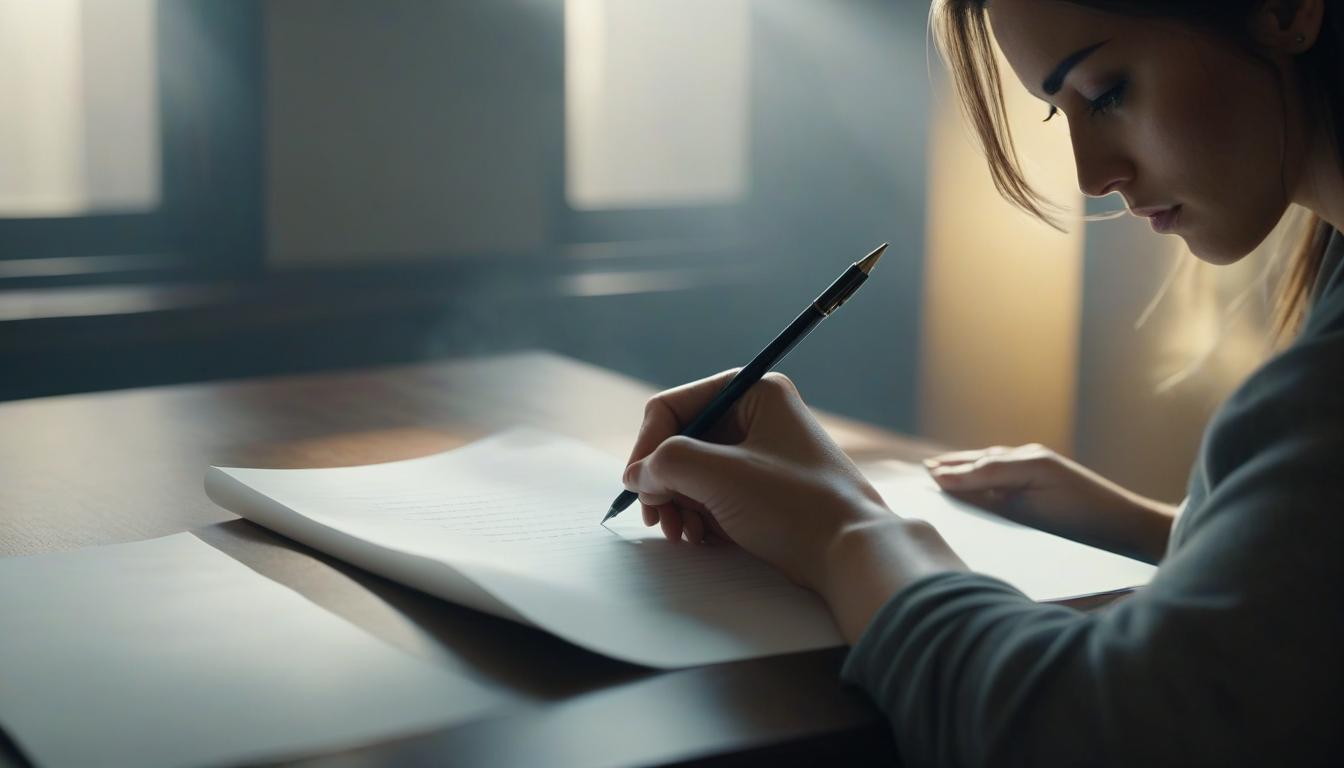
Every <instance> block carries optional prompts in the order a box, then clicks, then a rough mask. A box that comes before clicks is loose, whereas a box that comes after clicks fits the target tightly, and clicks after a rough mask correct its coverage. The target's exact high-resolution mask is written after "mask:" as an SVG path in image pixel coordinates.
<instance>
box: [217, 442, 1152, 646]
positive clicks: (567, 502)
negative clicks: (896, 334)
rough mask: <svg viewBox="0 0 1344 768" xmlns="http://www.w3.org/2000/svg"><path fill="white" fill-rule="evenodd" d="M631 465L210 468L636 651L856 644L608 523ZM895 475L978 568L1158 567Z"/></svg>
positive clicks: (586, 454) (744, 561) (548, 623)
mask: <svg viewBox="0 0 1344 768" xmlns="http://www.w3.org/2000/svg"><path fill="white" fill-rule="evenodd" d="M622 468H623V465H622V463H621V462H620V460H619V459H617V458H615V457H613V456H609V455H607V454H605V453H602V452H600V451H597V450H596V449H593V448H591V447H589V446H587V445H584V444H583V443H580V442H577V441H574V440H570V439H568V438H563V437H559V436H555V435H550V434H547V433H543V432H539V431H535V430H516V431H513V432H508V433H504V434H500V435H496V436H494V437H491V438H488V439H486V440H482V441H480V442H478V443H474V444H472V445H470V446H467V447H465V448H460V449H458V450H455V451H449V452H447V453H441V454H436V455H434V456H427V457H423V458H419V459H411V460H408V461H399V462H392V463H388V464H376V465H369V466H363V467H347V468H338V469H312V470H256V469H222V468H212V469H211V471H210V474H209V475H208V476H207V483H206V489H207V491H208V492H209V493H210V495H211V497H212V498H214V499H215V500H216V501H217V502H218V503H219V504H221V505H222V506H224V507H226V508H228V509H231V510H233V511H234V512H237V513H238V514H241V515H243V516H245V517H248V518H250V519H253V520H254V521H256V522H258V523H260V524H262V525H266V526H268V527H271V528H274V529H275V530H277V531H279V532H281V533H284V534H285V535H287V536H290V537H292V538H295V539H298V540H300V541H303V542H305V543H307V544H309V545H310V546H313V547H316V548H318V549H323V550H325V551H328V552H331V553H332V554H334V555H336V556H338V557H342V558H344V559H347V560H349V561H350V562H353V563H356V564H357V565H360V566H362V567H365V568H368V569H369V570H372V571H375V572H378V573H381V574H383V575H385V576H388V577H389V578H393V579H396V580H399V581H402V582H404V583H407V584H410V585H412V586H415V587H417V588H419V589H422V590H424V591H426V592H430V593H432V594H435V595H438V596H440V597H443V598H445V599H448V600H452V601H455V602H459V603H462V604H464V605H468V606H471V607H473V608H477V609H478V610H482V611H487V612H490V613H494V614H497V615H500V616H504V617H506V618H510V619H513V620H515V621H519V622H522V623H526V624H531V625H533V626H536V627H539V628H541V629H544V630H546V631H548V632H551V633H553V634H555V635H558V636H559V637H562V638H564V639H566V640H568V641H569V642H572V643H574V644H576V645H580V646H583V647H585V648H589V649H591V650H593V651H596V652H598V653H603V654H606V655H608V656H612V657H615V658H618V659H624V660H627V661H631V662H634V663H638V664H644V665H648V666H655V667H678V666H687V665H694V664H710V663H716V662H723V661H731V660H735V659H743V658H751V657H754V656H765V655H772V654H778V653H788V652H794V651H802V650H809V649H815V648H824V647H829V646H835V645H840V644H842V642H843V641H842V639H841V637H840V635H839V632H838V631H837V630H836V628H835V625H834V623H833V621H832V619H831V616H830V614H829V612H828V610H827V608H826V606H825V605H824V604H823V603H822V602H821V600H820V599H819V598H818V597H817V596H816V595H814V594H812V593H810V592H808V591H806V590H803V589H801V588H799V587H797V586H795V585H793V584H792V583H790V582H789V581H788V580H787V579H786V578H785V577H784V576H783V575H782V574H780V573H779V572H778V571H776V570H774V569H773V568H771V567H770V566H767V565H766V564H764V563H763V562H761V561H758V560H756V559H754V558H753V557H751V556H750V555H747V554H746V553H745V552H743V551H742V550H740V549H738V548H736V547H734V546H731V545H718V546H692V545H690V544H687V543H684V542H682V543H672V542H667V541H665V540H664V539H663V537H662V534H661V532H660V531H659V529H657V528H656V527H655V528H646V527H644V525H643V523H642V521H641V520H640V515H639V512H638V510H637V509H634V508H632V509H631V510H628V511H627V512H625V513H624V514H622V515H620V516H619V517H617V518H615V519H614V520H613V521H611V522H610V523H609V524H608V526H606V527H603V526H601V525H599V524H598V522H599V521H600V520H601V518H602V515H603V513H604V512H605V511H606V508H607V504H609V503H610V501H611V499H612V497H613V496H614V495H615V494H616V492H617V491H619V490H620V488H619V478H620V473H621V470H622ZM882 487H885V488H886V490H885V491H883V492H884V494H888V495H887V500H888V502H889V504H890V506H891V507H892V508H893V509H894V510H897V511H898V512H901V511H902V510H904V513H905V514H912V513H913V512H914V511H921V512H922V516H924V517H926V518H928V519H930V522H933V523H934V525H935V527H938V528H939V529H940V530H942V529H943V528H944V527H947V528H948V530H949V531H950V532H951V534H952V535H949V537H948V538H949V543H951V544H952V546H953V548H954V549H956V550H957V552H958V554H961V555H962V556H963V559H965V560H967V562H968V564H970V565H971V566H972V568H975V569H977V570H982V569H981V568H980V567H979V566H980V562H981V561H983V563H984V568H983V570H984V571H985V572H988V573H991V574H992V575H998V576H1001V577H1002V578H1005V579H1007V580H1008V581H1009V582H1010V583H1014V584H1018V583H1019V582H1021V583H1023V584H1025V585H1026V587H1027V588H1028V589H1029V590H1030V591H1028V594H1030V595H1032V596H1033V597H1035V598H1037V599H1041V600H1050V599H1060V598H1064V597H1072V596H1075V595H1079V594H1083V593H1092V592H1100V591H1111V590H1114V589H1122V588H1128V587H1132V586H1135V585H1136V584H1141V583H1144V582H1145V581H1146V580H1147V578H1148V574H1149V573H1150V572H1151V568H1150V567H1149V566H1145V565H1143V564H1141V563H1135V562H1134V561H1128V560H1126V559H1125V558H1118V560H1113V559H1112V558H1116V557H1117V556H1114V555H1109V553H1104V552H1099V551H1098V550H1093V549H1091V548H1089V547H1084V546H1083V545H1081V544H1076V543H1074V542H1069V541H1065V540H1063V539H1057V538H1056V537H1050V536H1048V535H1047V534H1044V533H1040V532H1038V531H1030V530H1027V529H1021V530H1018V529H1020V528H1021V527H1020V526H1017V527H1013V526H1012V525H1011V524H1007V523H1006V521H1000V522H1003V523H1005V525H1006V527H1005V526H1000V525H989V524H986V523H985V521H984V520H983V519H982V518H983V515H980V516H979V517H977V515H979V513H975V512H974V511H973V510H968V509H966V508H964V505H959V504H958V503H957V502H954V501H953V500H951V499H949V498H947V497H945V496H943V495H942V494H940V493H938V494H931V493H929V492H928V489H927V487H925V486H921V485H919V484H917V483H914V482H913V481H909V482H907V481H906V479H904V476H901V477H897V478H895V479H893V480H892V481H891V482H888V483H886V485H885V486H880V487H879V490H881V488H882ZM935 490H936V488H935ZM939 515H941V517H939ZM935 518H936V519H935ZM981 538H983V539H984V540H983V541H981V540H980V539H981ZM952 539H956V540H955V541H954V540H952ZM1042 558H1045V559H1044V560H1042ZM1052 558H1053V559H1052ZM1121 561H1123V562H1121ZM1043 563H1044V565H1043ZM1052 564H1053V565H1052ZM1120 565H1123V566H1124V567H1119V566H1120ZM1133 566H1137V567H1133ZM1080 585H1081V586H1080Z"/></svg>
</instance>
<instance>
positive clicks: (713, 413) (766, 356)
mask: <svg viewBox="0 0 1344 768" xmlns="http://www.w3.org/2000/svg"><path fill="white" fill-rule="evenodd" d="M886 249H887V244H886V243H883V244H881V245H879V246H878V247H877V248H876V249H874V250H873V252H872V253H870V254H868V255H867V256H864V257H863V258H862V259H860V260H858V261H856V262H854V263H853V264H850V265H849V269H846V270H845V271H844V272H843V273H842V274H841V275H840V276H839V277H837V278H836V279H835V282H833V283H831V287H830V288H827V289H826V290H824V291H822V292H821V295H820V296H818V297H817V298H816V300H815V301H813V302H812V303H811V304H809V305H808V307H807V309H804V310H803V312H802V314H800V315H798V317H796V318H794V321H793V322H792V323H789V327H787V328H785V329H784V330H783V331H781V332H780V334H779V335H778V336H776V337H775V340H774V341H772V342H770V343H769V344H767V345H766V347H765V349H763V350H761V352H760V354H758V355H756V357H755V358H753V359H752V361H751V362H750V363H747V365H746V367H745V368H743V369H742V370H740V371H738V372H737V375H736V376H734V377H733V378H732V380H731V381H729V382H728V383H727V384H726V385H725V386H724V388H723V389H722V390H720V392H719V394H717V395H715V396H714V399H713V400H711V401H709V405H707V406H705V409H704V410H703V411H701V412H700V415H699V416H696V417H695V418H694V419H693V420H691V423H690V424H687V425H686V428H685V429H683V430H681V434H682V435H684V436H686V437H700V436H701V435H703V434H704V433H705V432H707V431H708V430H709V428H710V427H712V426H714V424H715V423H717V422H718V420H719V419H720V418H722V417H723V415H724V414H725V413H727V412H728V409H729V408H732V407H733V403H736V402H737V399H738V398H739V397H741V396H742V395H744V394H746V392H747V390H748V389H751V385H752V384H755V383H756V382H758V381H760V380H761V377H762V376H764V375H765V374H766V373H767V372H769V370H770V369H771V368H774V367H775V365H776V364H777V363H778V362H779V361H780V360H783V359H784V356H785V355H787V354H789V351H790V350H792V349H793V348H794V347H796V346H798V342H800V341H802V340H803V338H804V337H805V336H807V334H809V333H811V332H812V329H813V328H816V327H817V325H818V324H820V323H821V321H822V320H825V319H826V318H827V317H830V315H831V313H832V312H834V311H835V310H837V309H839V308H840V305H841V304H844V303H845V302H846V301H847V300H848V299H849V297H850V296H853V295H854V292H855V291H857V290H859V286H861V285H863V282H864V281H865V280H867V279H868V274H869V273H870V272H872V271H873V267H874V266H875V265H876V264H877V260H878V259H880V258H882V252H883V251H885V250H886ZM638 498H639V494H637V493H633V492H631V491H621V494H620V495H619V496H617V497H616V500H615V501H613V502H612V503H611V509H609V510H607V515H606V517H604V518H602V522H603V523H606V522H607V521H608V520H610V519H611V518H613V517H615V516H617V515H619V514H620V513H621V512H623V511H625V508H626V507H628V506H630V505H631V504H632V503H633V502H634V501H635V499H638Z"/></svg>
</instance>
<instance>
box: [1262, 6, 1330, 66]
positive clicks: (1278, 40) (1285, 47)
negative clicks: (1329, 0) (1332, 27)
mask: <svg viewBox="0 0 1344 768" xmlns="http://www.w3.org/2000/svg"><path fill="white" fill-rule="evenodd" d="M1324 16H1325V0H1264V2H1262V3H1260V8H1259V9H1258V10H1257V11H1256V12H1255V16H1254V18H1252V19H1251V34H1252V35H1253V36H1254V37H1255V41H1256V42H1257V43H1259V44H1260V45H1263V46H1264V47H1266V48H1269V49H1271V50H1274V51H1279V52H1282V53H1286V54H1289V55H1295V54H1299V53H1304V52H1306V51H1307V50H1309V49H1310V48H1311V47H1312V46H1313V45H1315V44H1316V38H1317V37H1318V36H1319V35H1320V34H1321V22H1322V19H1323V18H1324Z"/></svg>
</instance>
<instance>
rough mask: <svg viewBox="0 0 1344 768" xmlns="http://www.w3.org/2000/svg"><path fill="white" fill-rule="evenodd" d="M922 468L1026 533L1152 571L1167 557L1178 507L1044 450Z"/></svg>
mask: <svg viewBox="0 0 1344 768" xmlns="http://www.w3.org/2000/svg"><path fill="white" fill-rule="evenodd" d="M924 464H925V466H926V467H928V469H929V474H930V475H931V476H932V477H933V479H934V481H935V482H936V483H938V485H939V487H941V488H942V489H943V490H944V491H946V492H948V493H950V494H952V495H953V496H956V497H958V498H960V499H962V500H964V501H967V502H969V503H971V504H974V505H976V506H978V507H981V508H984V509H987V510H989V511H991V512H994V513H996V514H999V515H1002V516H1003V517H1006V518H1008V519H1011V520H1015V521H1017V522H1020V523H1022V524H1024V525H1029V526H1031V527H1033V528H1039V529H1041V530H1044V531H1049V532H1051V533H1055V534H1058V535H1060V536H1064V537H1067V538H1070V539H1074V540H1077V541H1082V542H1085V543H1088V544H1091V545H1093V546H1097V547H1101V548H1103V549H1107V550H1110V551H1113V552H1118V553H1121V554H1125V555H1129V556H1132V557H1138V558H1140V559H1143V560H1147V561H1148V562H1153V563H1155V562H1157V561H1159V560H1161V559H1162V556H1163V554H1165V552H1166V548H1167V537H1168V535H1169V533H1170V531H1171V523H1172V520H1173V519H1174V518H1175V507H1173V506H1171V505H1169V504H1164V503H1162V502H1159V501H1154V500H1152V499H1148V498H1145V497H1143V496H1140V495H1139V494H1137V493H1134V492H1132V491H1128V490H1126V489H1124V488H1122V487H1120V486H1119V485H1116V484H1115V483H1113V482H1111V481H1110V480H1107V479H1106V478H1104V477H1102V476H1101V475H1098V474H1097V473H1095V472H1093V471H1092V470H1090V469H1087V468H1086V467H1084V466H1082V465H1081V464H1078V463H1077V462H1075V461H1072V460H1071V459H1068V458H1065V457H1064V456H1060V455H1059V454H1057V453H1055V452H1054V451H1052V450H1050V449H1049V448H1046V447H1045V446H1043V445H1039V444H1035V443H1033V444H1030V445H1023V446H1018V447H1015V448H1008V447H1004V446H994V447H992V448H984V449H981V450H975V451H956V452H953V453H945V454H942V455H940V456H935V457H933V458H932V459H928V460H926V461H925V462H924Z"/></svg>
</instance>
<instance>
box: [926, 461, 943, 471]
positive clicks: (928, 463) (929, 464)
mask: <svg viewBox="0 0 1344 768" xmlns="http://www.w3.org/2000/svg"><path fill="white" fill-rule="evenodd" d="M940 464H942V462H941V461H939V460H937V459H925V460H924V466H926V467H928V468H929V469H933V468H934V467H936V466H939V465H940Z"/></svg>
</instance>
